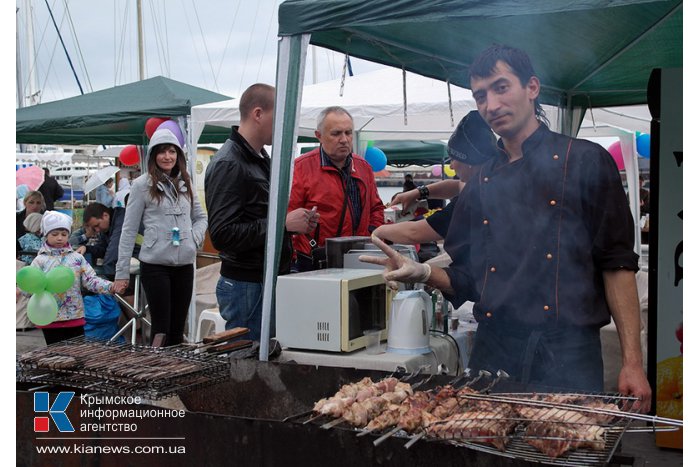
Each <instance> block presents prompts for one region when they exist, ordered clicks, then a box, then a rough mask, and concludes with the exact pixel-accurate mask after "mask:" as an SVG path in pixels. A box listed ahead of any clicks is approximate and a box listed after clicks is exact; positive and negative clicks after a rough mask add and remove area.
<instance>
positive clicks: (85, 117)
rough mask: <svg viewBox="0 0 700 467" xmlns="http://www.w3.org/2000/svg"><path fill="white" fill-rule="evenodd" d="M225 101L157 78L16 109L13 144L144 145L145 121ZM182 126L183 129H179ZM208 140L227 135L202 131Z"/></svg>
mask: <svg viewBox="0 0 700 467" xmlns="http://www.w3.org/2000/svg"><path fill="white" fill-rule="evenodd" d="M224 99H229V97H227V96H224V95H222V94H217V93H215V92H211V91H208V90H206V89H202V88H198V87H195V86H191V85H189V84H185V83H181V82H179V81H174V80H172V79H169V78H164V77H162V76H157V77H155V78H149V79H145V80H142V81H137V82H135V83H129V84H125V85H122V86H116V87H113V88H109V89H103V90H101V91H95V92H91V93H89V94H84V95H82V96H76V97H69V98H67V99H62V100H59V101H53V102H48V103H46V104H38V105H34V106H31V107H24V108H21V109H17V112H16V118H17V120H16V126H15V128H16V138H17V140H16V142H17V143H30V144H71V145H73V144H115V145H116V144H137V145H138V144H146V143H147V142H148V139H147V137H146V134H145V132H144V126H145V124H146V120H148V119H149V118H151V117H184V116H187V115H189V114H190V109H191V108H192V106H193V105H197V104H205V103H208V102H216V101H221V100H224ZM181 126H183V127H184V125H182V124H181ZM207 131H209V132H210V135H211V136H210V137H209V138H208V139H207V141H210V142H224V141H225V140H226V137H227V136H228V133H229V132H228V130H225V129H222V128H216V127H207V128H205V130H204V133H205V134H207Z"/></svg>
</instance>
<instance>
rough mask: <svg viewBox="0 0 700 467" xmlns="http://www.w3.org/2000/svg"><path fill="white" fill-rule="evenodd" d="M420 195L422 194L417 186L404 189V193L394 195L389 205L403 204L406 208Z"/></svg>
mask: <svg viewBox="0 0 700 467" xmlns="http://www.w3.org/2000/svg"><path fill="white" fill-rule="evenodd" d="M419 196H420V194H419V193H418V190H417V189H415V188H414V189H413V190H408V191H404V192H403V193H399V194H397V195H396V196H394V198H393V199H392V200H391V202H390V203H389V207H391V206H396V205H397V204H400V205H401V206H403V208H404V209H406V208H407V207H408V205H410V204H413V203H415V202H416V201H418V197H419Z"/></svg>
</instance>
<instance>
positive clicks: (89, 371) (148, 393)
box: [17, 336, 229, 400]
mask: <svg viewBox="0 0 700 467" xmlns="http://www.w3.org/2000/svg"><path fill="white" fill-rule="evenodd" d="M228 376H229V360H228V359H226V358H223V357H217V356H213V355H208V354H205V353H199V354H198V353H195V352H194V350H193V349H192V348H191V347H188V346H172V347H163V348H155V347H146V346H132V345H131V344H118V343H116V342H105V341H102V340H95V339H91V338H88V337H84V336H80V337H76V338H73V339H69V340H65V341H62V342H58V343H56V344H52V345H50V346H47V347H44V348H40V349H36V350H33V351H31V352H28V353H25V354H23V355H21V356H19V357H18V358H17V381H19V382H26V383H41V384H48V385H57V386H67V387H72V388H76V389H84V390H87V391H90V392H94V393H102V394H113V395H123V396H140V397H144V398H146V399H150V400H159V399H163V398H166V397H171V396H174V395H175V394H177V393H181V392H183V391H187V390H193V389H195V388H197V387H201V386H205V385H208V384H214V383H217V382H220V381H223V380H225V379H227V378H228Z"/></svg>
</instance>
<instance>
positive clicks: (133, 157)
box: [119, 117, 185, 165]
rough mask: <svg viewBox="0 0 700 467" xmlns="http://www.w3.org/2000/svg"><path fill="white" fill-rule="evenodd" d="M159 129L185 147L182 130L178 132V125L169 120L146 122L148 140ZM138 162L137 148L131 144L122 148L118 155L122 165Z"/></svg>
mask: <svg viewBox="0 0 700 467" xmlns="http://www.w3.org/2000/svg"><path fill="white" fill-rule="evenodd" d="M160 129H167V130H170V131H171V132H172V133H173V134H174V135H175V137H176V138H177V140H178V142H179V143H180V146H184V145H185V137H184V136H183V134H182V130H180V125H178V124H177V122H176V121H174V120H170V119H169V118H156V117H153V118H149V119H148V120H146V125H145V127H144V131H145V132H146V136H147V137H148V138H149V139H150V138H151V136H153V133H155V132H156V131H157V130H160ZM140 160H141V156H140V154H139V148H138V147H137V146H135V145H133V144H130V145H128V146H124V149H122V150H121V152H120V153H119V161H121V163H122V164H124V165H135V164H138V162H139V161H140Z"/></svg>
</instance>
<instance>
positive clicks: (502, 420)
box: [426, 404, 518, 451]
mask: <svg viewBox="0 0 700 467" xmlns="http://www.w3.org/2000/svg"><path fill="white" fill-rule="evenodd" d="M513 415H514V413H513V411H512V409H511V407H510V406H509V405H508V404H492V405H491V406H490V407H488V406H486V405H484V406H482V407H481V408H470V409H468V410H467V411H465V412H462V413H457V414H454V415H450V416H449V417H447V418H445V419H444V420H437V421H435V422H434V423H431V424H430V425H429V426H428V427H427V429H426V432H427V434H428V436H430V437H433V438H440V439H459V440H464V441H474V442H478V443H487V444H492V445H493V446H495V447H496V448H497V449H499V450H500V451H505V449H506V445H507V443H508V441H509V439H510V438H509V435H510V434H511V433H512V431H513V429H514V428H515V427H516V426H517V424H518V422H517V420H515V419H514V416H513Z"/></svg>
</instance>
